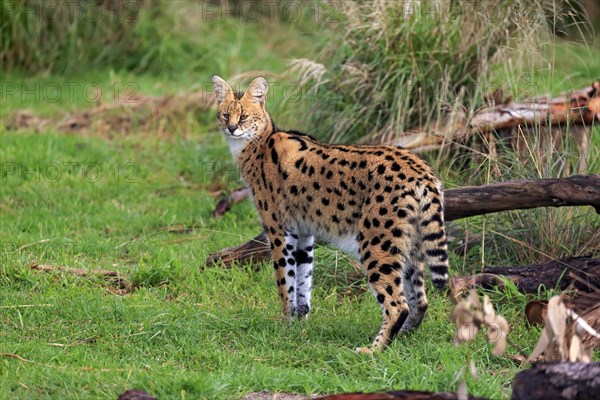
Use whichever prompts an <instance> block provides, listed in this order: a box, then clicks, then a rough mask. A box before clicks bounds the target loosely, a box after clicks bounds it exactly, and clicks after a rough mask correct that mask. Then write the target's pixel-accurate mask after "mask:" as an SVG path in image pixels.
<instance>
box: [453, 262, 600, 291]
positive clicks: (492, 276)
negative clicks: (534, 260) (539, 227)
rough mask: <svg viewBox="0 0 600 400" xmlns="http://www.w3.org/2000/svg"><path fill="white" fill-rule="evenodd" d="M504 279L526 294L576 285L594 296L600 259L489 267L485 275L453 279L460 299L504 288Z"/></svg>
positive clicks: (599, 282) (599, 283)
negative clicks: (475, 289) (474, 291)
mask: <svg viewBox="0 0 600 400" xmlns="http://www.w3.org/2000/svg"><path fill="white" fill-rule="evenodd" d="M502 278H507V279H509V280H511V281H512V282H513V283H514V284H515V285H516V286H517V289H519V291H521V292H524V293H537V292H538V289H539V287H540V285H544V286H545V287H546V288H554V287H558V288H559V289H560V290H564V289H566V288H567V287H568V286H569V285H573V287H575V288H576V289H578V290H580V291H583V292H592V291H594V290H595V288H598V287H600V259H598V258H587V257H574V258H568V259H564V260H553V261H549V262H547V263H543V264H532V265H527V266H510V267H485V268H484V270H483V273H481V274H477V275H473V276H459V277H455V278H452V280H451V286H452V289H453V292H454V293H455V296H457V295H459V294H460V293H463V292H465V291H467V290H468V289H470V288H473V287H482V288H486V289H489V288H492V287H494V286H500V287H502V286H503V282H502Z"/></svg>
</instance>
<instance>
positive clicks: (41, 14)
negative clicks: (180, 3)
mask: <svg viewBox="0 0 600 400" xmlns="http://www.w3.org/2000/svg"><path fill="white" fill-rule="evenodd" d="M2 3H3V6H2V11H3V13H4V14H5V16H3V19H4V18H6V19H7V20H10V19H13V20H14V19H23V20H27V21H34V22H42V21H56V22H57V21H74V20H77V19H79V20H84V21H89V22H98V21H99V20H100V19H105V18H107V17H108V18H111V19H112V20H113V21H114V22H115V23H121V24H122V23H132V24H133V23H135V22H137V20H138V16H139V13H140V5H141V2H139V1H135V0H119V1H86V0H55V1H45V0H37V1H36V0H33V1H23V0H2Z"/></svg>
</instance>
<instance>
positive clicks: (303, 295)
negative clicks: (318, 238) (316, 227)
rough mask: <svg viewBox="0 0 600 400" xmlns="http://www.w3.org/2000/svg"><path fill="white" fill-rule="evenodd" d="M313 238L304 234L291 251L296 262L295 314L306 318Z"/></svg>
mask: <svg viewBox="0 0 600 400" xmlns="http://www.w3.org/2000/svg"><path fill="white" fill-rule="evenodd" d="M314 248H315V238H314V237H313V236H304V237H302V236H301V237H300V238H299V239H298V242H297V243H296V250H295V251H294V252H293V253H292V255H293V257H294V262H295V263H296V316H297V317H298V319H300V318H302V317H306V318H308V313H309V312H310V291H311V289H312V269H313V252H314Z"/></svg>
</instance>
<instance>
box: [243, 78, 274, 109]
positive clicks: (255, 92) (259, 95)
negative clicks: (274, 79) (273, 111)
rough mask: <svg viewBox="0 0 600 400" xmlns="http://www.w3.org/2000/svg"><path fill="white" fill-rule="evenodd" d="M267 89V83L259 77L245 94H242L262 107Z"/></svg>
mask: <svg viewBox="0 0 600 400" xmlns="http://www.w3.org/2000/svg"><path fill="white" fill-rule="evenodd" d="M268 89H269V85H267V81H266V80H265V78H263V77H262V76H259V77H258V78H256V79H255V80H253V81H252V82H251V83H250V85H249V86H248V89H246V93H244V94H245V95H246V96H248V97H249V98H250V99H252V101H253V102H254V103H259V104H260V105H264V104H265V98H266V97H267V90H268Z"/></svg>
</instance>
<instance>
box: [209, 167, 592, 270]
mask: <svg viewBox="0 0 600 400" xmlns="http://www.w3.org/2000/svg"><path fill="white" fill-rule="evenodd" d="M445 203H446V220H447V221H452V220H456V219H460V218H465V217H471V216H473V215H482V214H489V213H494V212H498V211H506V210H517V209H527V208H535V207H562V206H592V207H594V208H595V210H596V212H598V213H600V176H599V175H575V176H571V177H568V178H557V179H533V180H520V181H507V182H498V183H493V184H490V185H485V186H469V187H464V188H458V189H449V190H446V191H445ZM270 254H271V251H270V249H269V246H268V241H267V237H266V235H265V233H264V232H263V233H261V234H260V235H258V236H257V237H255V238H254V239H252V240H250V241H248V242H245V243H242V244H241V245H239V246H235V247H229V248H225V249H222V250H220V251H218V252H217V253H214V254H211V255H210V256H209V257H208V259H207V260H206V264H207V265H211V264H215V263H218V262H222V263H224V264H225V265H227V266H230V265H231V263H232V262H233V261H237V262H238V263H240V264H245V263H248V262H261V261H267V260H269V259H270V257H271V255H270Z"/></svg>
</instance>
